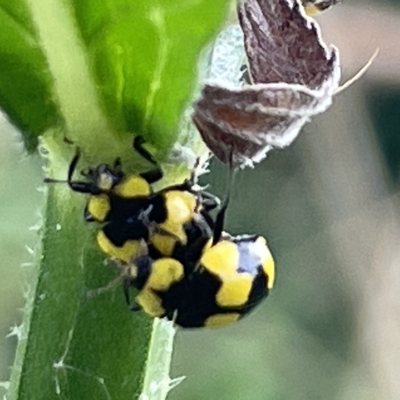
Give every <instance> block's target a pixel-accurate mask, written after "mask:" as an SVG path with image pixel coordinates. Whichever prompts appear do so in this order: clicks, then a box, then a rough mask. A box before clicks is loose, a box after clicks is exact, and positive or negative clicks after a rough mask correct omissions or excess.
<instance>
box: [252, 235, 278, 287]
mask: <svg viewBox="0 0 400 400" xmlns="http://www.w3.org/2000/svg"><path fill="white" fill-rule="evenodd" d="M254 244H255V245H256V246H257V250H256V251H257V253H258V254H260V257H261V267H262V270H263V271H264V274H265V275H267V277H268V284H267V287H268V289H272V287H273V286H274V281H275V262H274V258H273V257H272V254H271V251H270V250H269V248H268V245H267V241H266V240H265V238H263V237H262V236H259V237H258V238H257V240H256V241H255V243H254Z"/></svg>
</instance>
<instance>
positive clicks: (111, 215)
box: [46, 137, 275, 328]
mask: <svg viewBox="0 0 400 400" xmlns="http://www.w3.org/2000/svg"><path fill="white" fill-rule="evenodd" d="M134 149H135V150H136V151H137V152H138V153H139V154H140V155H141V156H142V157H143V158H145V159H146V160H147V161H149V162H150V163H151V164H152V166H153V168H152V169H150V170H149V171H147V172H144V173H141V174H127V173H124V172H123V171H122V169H121V163H120V161H119V160H118V159H117V160H116V161H115V162H114V165H112V166H110V165H107V164H100V165H97V166H95V167H92V168H89V169H88V170H87V171H85V172H82V175H83V176H84V179H83V180H73V174H74V172H75V170H76V166H77V163H78V161H79V153H77V154H76V156H75V157H74V158H73V160H72V161H71V163H70V166H69V171H68V179H67V183H68V185H69V187H70V188H71V189H72V190H73V191H75V192H80V193H86V194H88V195H89V198H88V200H87V203H86V207H85V212H84V218H85V220H86V221H88V222H97V223H99V226H100V228H99V230H98V232H97V237H96V240H97V244H98V246H99V247H100V249H101V250H102V251H103V252H104V253H105V255H106V256H107V257H108V258H110V259H112V260H114V261H115V262H117V263H118V265H119V266H120V267H121V270H122V271H123V272H122V281H123V288H124V293H125V296H126V299H127V302H128V304H129V306H130V308H131V309H132V310H135V311H136V310H143V311H144V312H146V313H147V314H149V315H150V316H152V317H166V318H168V319H170V320H173V321H175V323H176V324H177V325H179V326H182V327H188V328H192V327H202V326H218V325H225V324H227V323H230V322H234V321H237V320H238V319H240V318H241V317H242V316H244V315H245V314H247V313H248V312H249V311H251V310H252V309H253V308H254V307H255V306H256V305H257V304H259V303H260V301H261V300H262V299H263V298H265V297H266V296H267V295H268V291H269V290H270V289H271V288H272V286H273V283H274V275H275V271H274V260H273V258H272V255H271V253H270V251H269V249H268V247H267V244H266V240H265V239H264V238H263V237H261V236H258V235H242V236H236V237H232V236H230V235H229V234H227V233H225V232H223V222H224V216H225V212H226V208H227V203H228V202H227V201H226V202H225V204H224V205H223V206H222V207H220V202H219V200H218V199H217V198H216V197H215V196H214V195H212V194H210V193H208V192H206V191H204V190H201V189H199V188H198V187H197V186H196V176H195V174H194V173H192V176H191V177H190V179H188V180H186V181H184V182H183V183H182V184H178V185H173V186H169V187H166V188H164V189H162V190H159V191H154V190H153V188H152V184H153V183H155V182H157V181H159V180H160V179H161V178H162V176H163V172H162V170H161V169H160V167H159V165H158V163H157V162H156V161H155V159H154V158H153V156H152V155H151V154H150V153H149V152H148V151H147V150H146V149H145V148H144V142H143V139H142V138H141V137H137V138H135V140H134ZM46 182H59V181H56V180H53V179H46ZM218 207H219V209H218ZM216 209H218V211H217V214H216V217H215V218H214V217H213V216H212V213H211V212H212V211H213V210H216ZM132 289H134V290H135V291H136V294H135V299H134V301H133V302H131V300H130V292H131V290H132Z"/></svg>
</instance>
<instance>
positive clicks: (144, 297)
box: [135, 257, 184, 317]
mask: <svg viewBox="0 0 400 400" xmlns="http://www.w3.org/2000/svg"><path fill="white" fill-rule="evenodd" d="M183 274H184V272H183V265H182V264H181V263H180V262H179V261H177V260H175V259H173V258H168V257H165V258H160V259H158V260H156V261H154V262H153V263H152V265H151V272H150V275H149V277H148V278H147V281H146V284H145V285H144V287H143V289H142V290H141V291H140V292H139V294H138V295H137V296H136V299H135V300H136V302H137V303H138V304H139V305H140V306H141V307H142V308H143V310H144V311H145V312H146V313H148V314H150V315H152V316H154V317H158V316H161V315H163V314H164V313H165V309H164V308H163V307H162V304H161V299H160V298H159V297H158V295H157V294H156V293H155V292H154V291H163V292H166V291H168V289H169V288H170V287H171V286H172V285H173V284H174V283H176V282H178V281H180V280H181V279H182V278H183Z"/></svg>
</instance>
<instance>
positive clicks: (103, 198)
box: [86, 194, 110, 222]
mask: <svg viewBox="0 0 400 400" xmlns="http://www.w3.org/2000/svg"><path fill="white" fill-rule="evenodd" d="M86 209H87V211H88V212H89V214H90V215H91V216H92V217H93V218H94V219H95V220H96V221H100V222H103V221H104V220H105V218H106V216H107V213H108V212H109V211H110V201H109V198H108V195H106V194H99V195H96V196H90V197H89V200H88V202H87V205H86Z"/></svg>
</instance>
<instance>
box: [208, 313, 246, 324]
mask: <svg viewBox="0 0 400 400" xmlns="http://www.w3.org/2000/svg"><path fill="white" fill-rule="evenodd" d="M239 317H240V314H238V313H227V314H215V315H211V317H208V318H207V319H206V320H205V321H204V326H207V327H210V328H214V327H217V326H222V325H227V324H231V323H232V322H236V321H237V320H238V319H239Z"/></svg>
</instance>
